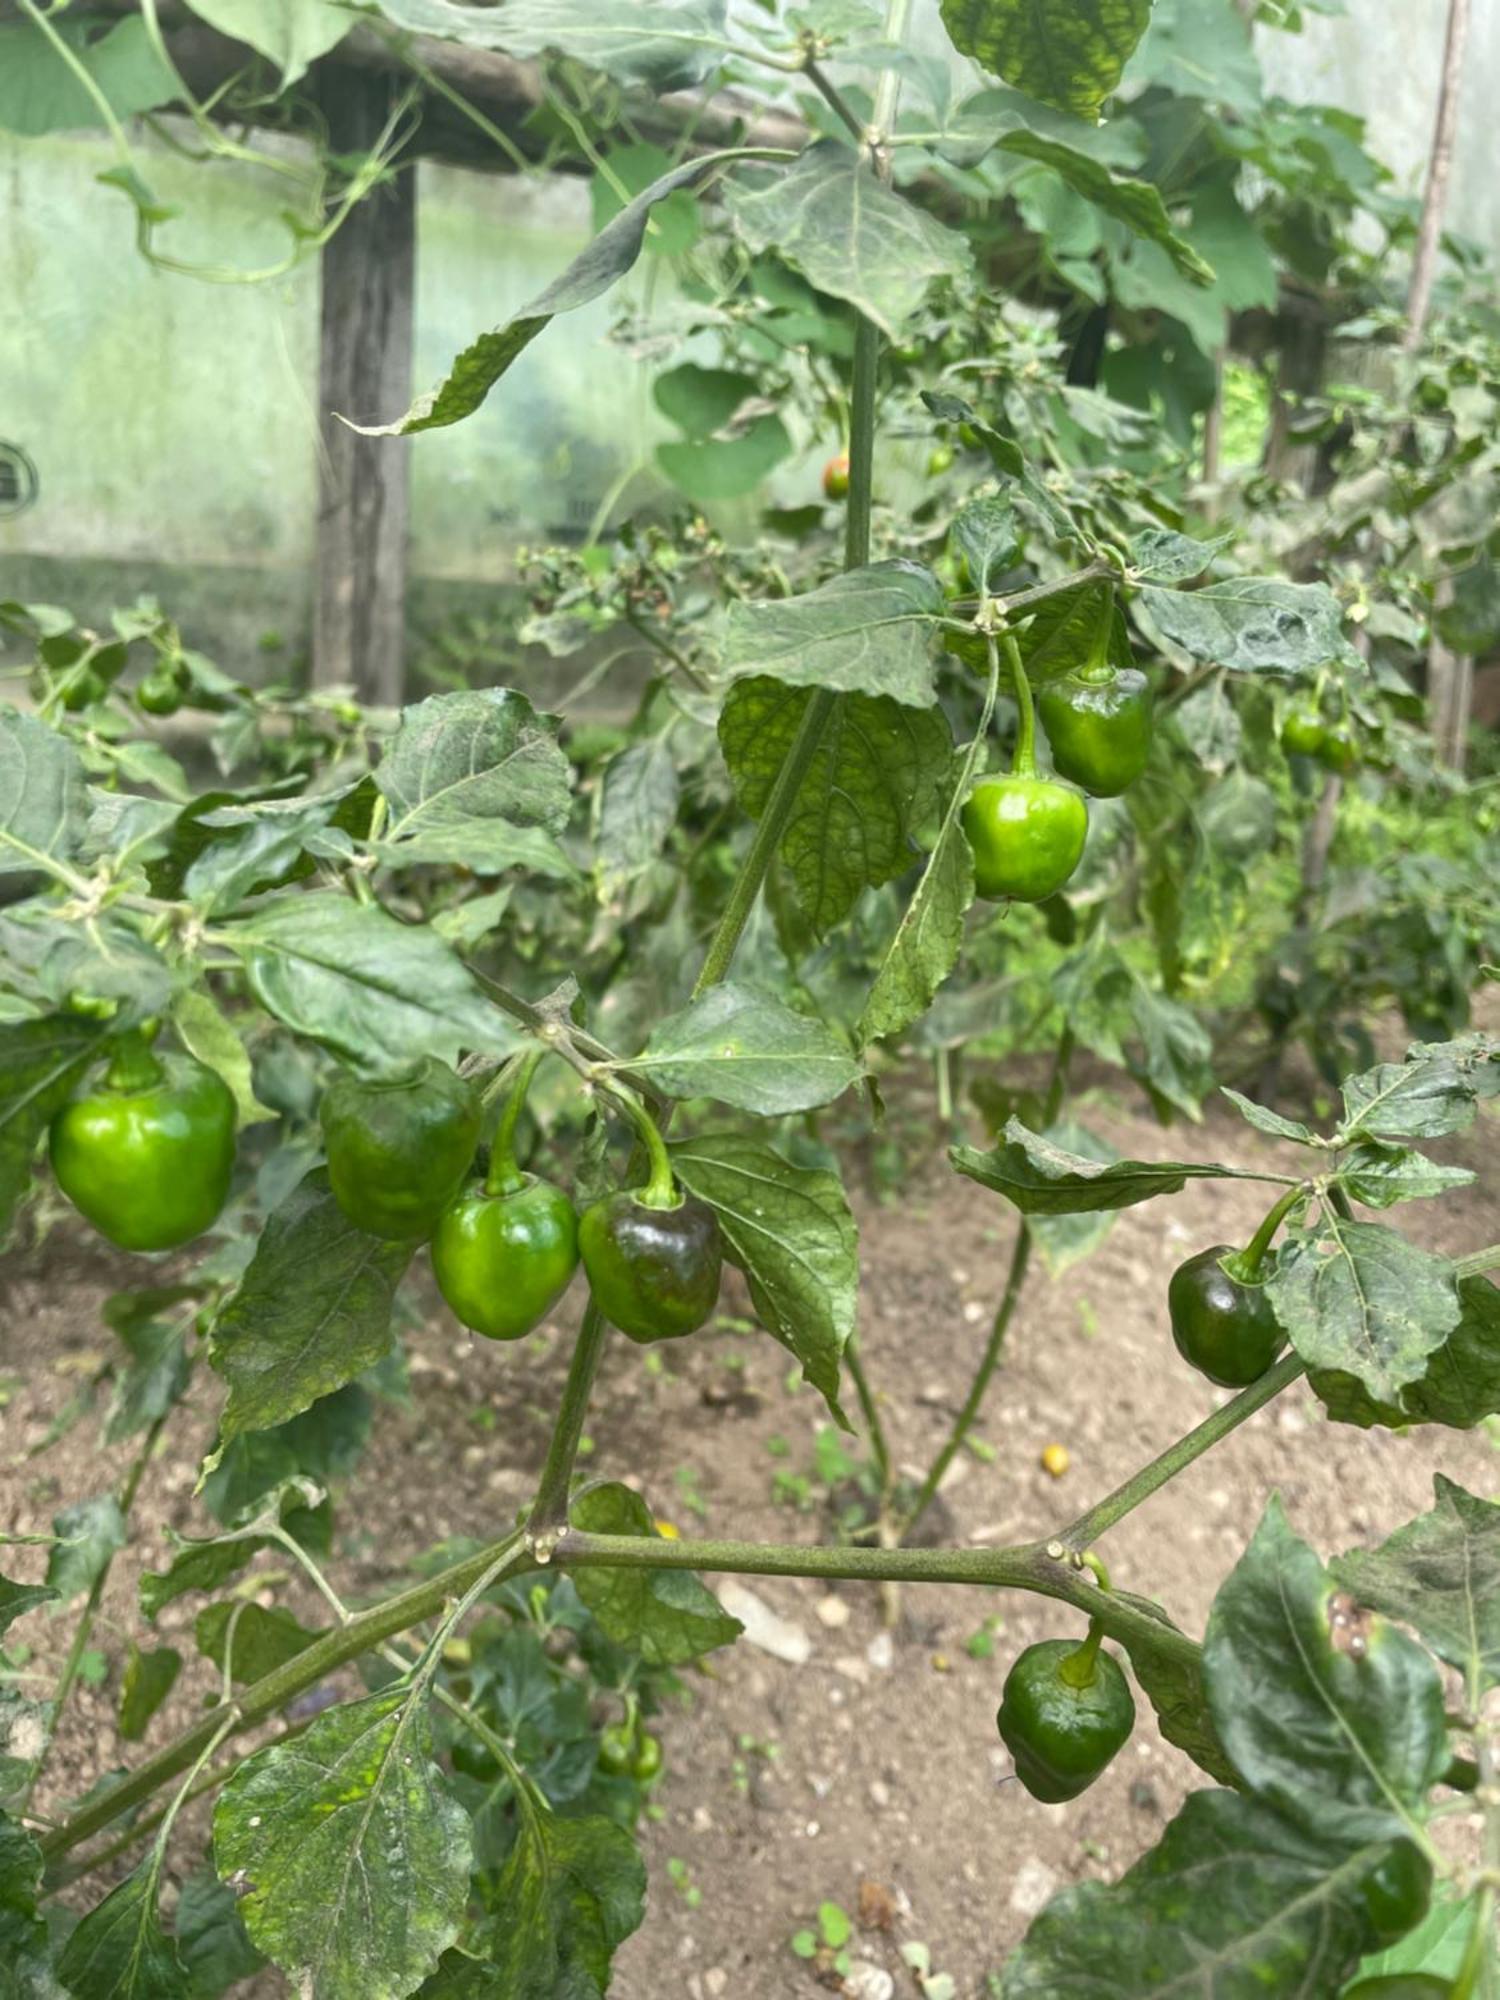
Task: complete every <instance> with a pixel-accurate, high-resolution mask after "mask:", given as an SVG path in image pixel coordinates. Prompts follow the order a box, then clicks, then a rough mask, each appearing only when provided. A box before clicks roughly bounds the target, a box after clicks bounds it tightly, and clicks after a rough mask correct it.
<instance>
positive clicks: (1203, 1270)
mask: <svg viewBox="0 0 1500 2000" xmlns="http://www.w3.org/2000/svg"><path fill="white" fill-rule="evenodd" d="M1167 1315H1168V1317H1169V1319H1170V1320H1171V1322H1172V1338H1173V1340H1174V1341H1175V1342H1176V1344H1177V1352H1178V1353H1179V1354H1180V1355H1181V1356H1182V1358H1183V1360H1184V1361H1187V1362H1189V1363H1191V1365H1192V1366H1193V1367H1194V1368H1196V1369H1197V1370H1198V1372H1199V1374H1200V1375H1206V1376H1207V1377H1208V1379H1209V1381H1210V1382H1217V1383H1218V1385H1219V1387H1220V1388H1221V1389H1243V1388H1245V1387H1246V1386H1247V1385H1248V1384H1249V1383H1251V1382H1255V1381H1258V1380H1259V1379H1260V1377H1261V1376H1262V1375H1264V1374H1265V1372H1266V1370H1267V1369H1268V1368H1269V1367H1270V1366H1271V1364H1272V1363H1273V1362H1274V1361H1275V1359H1276V1357H1277V1355H1278V1354H1280V1352H1281V1350H1282V1348H1283V1347H1285V1345H1286V1334H1285V1333H1284V1332H1283V1330H1282V1326H1281V1322H1280V1320H1278V1319H1277V1317H1276V1315H1275V1313H1274V1312H1272V1310H1271V1303H1270V1300H1269V1299H1268V1298H1267V1296H1266V1288H1265V1286H1264V1285H1263V1284H1260V1283H1258V1282H1256V1281H1255V1279H1254V1278H1253V1277H1252V1276H1247V1275H1246V1271H1245V1253H1244V1252H1242V1251H1238V1250H1236V1249H1235V1248H1234V1246H1233V1244H1230V1243H1216V1244H1215V1245H1214V1247H1213V1248H1212V1249H1211V1250H1200V1251H1199V1252H1198V1254H1197V1256H1196V1257H1189V1258H1188V1259H1187V1261H1186V1263H1183V1264H1179V1265H1178V1267H1177V1269H1176V1270H1175V1271H1174V1272H1173V1273H1172V1278H1171V1282H1170V1283H1169V1284H1168V1286H1167Z"/></svg>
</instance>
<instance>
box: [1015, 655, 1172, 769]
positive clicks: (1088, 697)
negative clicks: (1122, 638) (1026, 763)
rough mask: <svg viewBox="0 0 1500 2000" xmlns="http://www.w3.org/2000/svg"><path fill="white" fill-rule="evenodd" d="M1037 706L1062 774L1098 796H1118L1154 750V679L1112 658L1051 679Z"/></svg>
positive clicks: (1054, 762) (1055, 763)
mask: <svg viewBox="0 0 1500 2000" xmlns="http://www.w3.org/2000/svg"><path fill="white" fill-rule="evenodd" d="M1037 709H1038V712H1039V713H1040V715H1041V720H1042V727H1043V729H1045V730H1046V732H1047V741H1048V743H1049V744H1050V745H1051V746H1052V762H1053V765H1054V767H1055V768H1056V770H1057V772H1058V775H1059V776H1060V777H1064V778H1069V779H1071V780H1072V782H1073V783H1074V784H1075V785H1081V786H1082V787H1083V789H1084V791H1086V792H1091V793H1092V794H1093V795H1094V797H1095V798H1096V799H1114V798H1118V797H1119V795H1120V793H1121V792H1123V791H1124V790H1125V789H1126V788H1127V787H1128V786H1130V785H1133V784H1134V783H1135V781H1136V779H1137V778H1138V777H1139V776H1140V775H1141V773H1142V771H1144V770H1145V768H1146V759H1147V758H1148V757H1149V756H1150V754H1151V683H1150V682H1149V681H1148V680H1147V679H1146V676H1145V675H1144V674H1143V673H1142V672H1141V671H1140V669H1139V668H1137V667H1123V668H1122V667H1112V666H1111V665H1110V664H1109V663H1108V661H1102V662H1101V663H1100V664H1099V665H1097V666H1089V667H1084V668H1081V669H1080V671H1079V672H1077V673H1076V674H1067V675H1065V676H1064V677H1063V678H1062V679H1061V680H1055V681H1049V682H1048V683H1047V685H1046V686H1045V687H1044V688H1043V689H1042V691H1041V693H1040V694H1039V695H1038V697H1037Z"/></svg>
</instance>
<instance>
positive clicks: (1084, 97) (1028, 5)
mask: <svg viewBox="0 0 1500 2000" xmlns="http://www.w3.org/2000/svg"><path fill="white" fill-rule="evenodd" d="M1150 19H1151V0H943V25H944V27H946V28H947V30H948V33H949V35H950V36H951V37H952V39H953V46H954V47H955V48H956V49H957V50H958V52H959V54H960V55H965V56H968V57H970V58H971V59H972V60H973V61H974V62H977V63H979V64H980V65H981V66H982V67H983V68H985V69H987V70H988V71H989V72H990V73H991V75H992V76H998V77H1002V78H1003V79H1004V80H1005V82H1006V83H1009V84H1012V85H1014V87H1015V88H1016V89H1017V90H1023V91H1025V93H1026V94H1027V96H1028V97H1035V98H1036V99H1038V100H1039V101H1040V102H1041V103H1042V104H1049V105H1051V106H1052V107H1053V108H1054V109H1055V110H1058V111H1071V112H1073V113H1074V114H1075V115H1076V116H1077V117H1079V118H1085V119H1088V120H1089V121H1090V122H1091V123H1092V122H1093V121H1094V120H1095V119H1096V118H1097V117H1098V116H1099V111H1100V107H1101V106H1102V105H1103V103H1104V101H1105V99H1106V98H1107V97H1109V96H1111V95H1112V93H1113V92H1114V91H1115V90H1116V88H1117V87H1118V85H1119V81H1120V77H1121V75H1122V74H1123V72H1124V69H1125V65H1126V63H1127V62H1128V61H1129V60H1130V57H1131V54H1132V52H1133V51H1134V49H1135V45H1136V43H1137V42H1138V41H1139V40H1140V39H1141V36H1142V35H1143V34H1144V33H1145V31H1146V24H1147V22H1148V21H1149V20H1150Z"/></svg>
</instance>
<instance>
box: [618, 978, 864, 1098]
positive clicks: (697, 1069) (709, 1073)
mask: <svg viewBox="0 0 1500 2000" xmlns="http://www.w3.org/2000/svg"><path fill="white" fill-rule="evenodd" d="M624 1067H625V1069H626V1070H627V1071H629V1072H631V1073H633V1074H635V1075H638V1076H644V1077H645V1078H646V1079H647V1080H648V1082H649V1083H651V1084H652V1085H653V1086H654V1087H655V1088H656V1089H657V1090H660V1091H662V1092H664V1093H665V1095H666V1096H668V1097H713V1098H717V1099H718V1101H719V1102H720V1103H721V1104H732V1105H733V1106H734V1107H735V1109H736V1110H739V1111H753V1112H756V1113H757V1114H758V1115H759V1116H760V1117H762V1118H778V1117H782V1116H784V1115H786V1114H787V1113H790V1112H793V1111H811V1110H812V1109H814V1107H815V1106H817V1105H820V1104H828V1103H830V1102H831V1101H832V1100H833V1099H834V1098H835V1097H839V1096H841V1095H842V1094H843V1092H844V1091H846V1090H847V1089H848V1088H849V1086H850V1084H852V1083H857V1082H858V1081H859V1078H860V1075H861V1070H860V1065H859V1063H858V1062H857V1061H856V1060H855V1058H854V1057H853V1056H852V1055H851V1054H850V1053H849V1049H848V1046H847V1044H846V1043H845V1042H844V1041H843V1040H842V1039H841V1038H840V1037H839V1036H838V1035H836V1034H834V1033H833V1031H832V1030H831V1029H830V1028H826V1027H824V1025H823V1023H822V1022H821V1021H814V1020H811V1019H810V1018H809V1017H808V1016H807V1015H805V1014H798V1013H794V1012H793V1010H792V1009H791V1008H790V1007H787V1006H784V1005H783V1003H782V1002H781V1001H780V1000H777V999H776V998H774V996H773V995H771V994H769V993H763V992H761V991H760V990H759V989H758V988H756V987H753V986H745V985H741V984H739V983H738V982H737V981H734V980H729V979H726V980H723V981H721V982H720V984H719V985H717V986H711V987H710V988H709V989H708V991H707V992H706V993H705V994H703V995H702V997H701V998H700V999H697V1000H694V1001H692V1002H691V1003H690V1004H689V1005H688V1006H686V1007H684V1008H683V1009H682V1011H681V1012H680V1013H677V1014H671V1015H669V1016H668V1017H667V1019H666V1020H665V1021H662V1022H660V1023H658V1025H657V1027H656V1029H655V1031H654V1032H653V1034H652V1036H651V1039H650V1041H649V1042H648V1043H647V1044H646V1046H645V1048H644V1049H643V1050H642V1052H641V1053H640V1055H638V1056H633V1057H632V1058H631V1060H630V1061H629V1062H628V1063H626V1064H625V1065H624Z"/></svg>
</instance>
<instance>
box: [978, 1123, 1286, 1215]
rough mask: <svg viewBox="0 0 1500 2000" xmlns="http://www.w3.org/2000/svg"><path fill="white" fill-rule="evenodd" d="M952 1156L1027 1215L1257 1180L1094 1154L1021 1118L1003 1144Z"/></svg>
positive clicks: (1122, 1204)
mask: <svg viewBox="0 0 1500 2000" xmlns="http://www.w3.org/2000/svg"><path fill="white" fill-rule="evenodd" d="M948 1158H949V1159H950V1160H951V1161H952V1163H953V1165H954V1167H955V1168H956V1169H957V1170H958V1172H959V1173H961V1174H964V1175H966V1176H967V1177H968V1179H970V1180H971V1181H978V1182H979V1184H980V1186H981V1187H987V1188H993V1190H994V1191H995V1193H996V1194H1003V1195H1004V1196H1005V1198H1006V1200H1007V1201H1012V1202H1014V1203H1015V1205H1016V1207H1017V1208H1018V1209H1020V1211H1021V1213H1022V1214H1023V1215H1082V1214H1085V1213H1094V1212H1096V1211H1098V1210H1100V1209H1109V1208H1132V1207H1134V1205H1135V1204H1136V1203H1137V1202H1139V1201H1153V1200H1155V1198H1156V1196H1157V1195H1162V1194H1176V1193H1178V1192H1179V1190H1180V1189H1182V1188H1183V1187H1185V1186H1186V1184H1187V1183H1188V1182H1189V1181H1200V1180H1202V1181H1223V1180H1247V1179H1248V1180H1253V1179H1255V1178H1256V1177H1255V1176H1254V1175H1253V1174H1250V1175H1247V1174H1241V1173H1239V1172H1237V1171H1236V1169H1234V1168H1233V1167H1219V1166H1207V1165H1199V1164H1195V1163H1193V1162H1190V1161H1186V1160H1115V1161H1112V1162H1107V1161H1102V1160H1096V1159H1091V1158H1089V1157H1088V1156H1087V1155H1086V1154H1083V1153H1073V1152H1069V1151H1068V1150H1067V1149H1066V1147H1063V1146H1060V1145H1058V1144H1057V1143H1056V1142H1055V1141H1054V1140H1052V1139H1049V1138H1046V1137H1044V1135H1043V1134H1042V1133H1040V1132H1033V1131H1031V1130H1030V1129H1029V1127H1027V1126H1025V1125H1023V1124H1022V1123H1021V1121H1020V1119H1019V1118H1011V1119H1009V1120H1007V1122H1006V1126H1005V1133H1004V1136H1003V1138H1002V1139H1001V1142H1000V1144H999V1145H998V1146H996V1147H994V1148H993V1149H992V1150H991V1151H990V1152H988V1153H981V1152H980V1151H979V1150H978V1148H977V1147H974V1146H954V1147H952V1148H951V1149H950V1150H949V1154H948Z"/></svg>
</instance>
